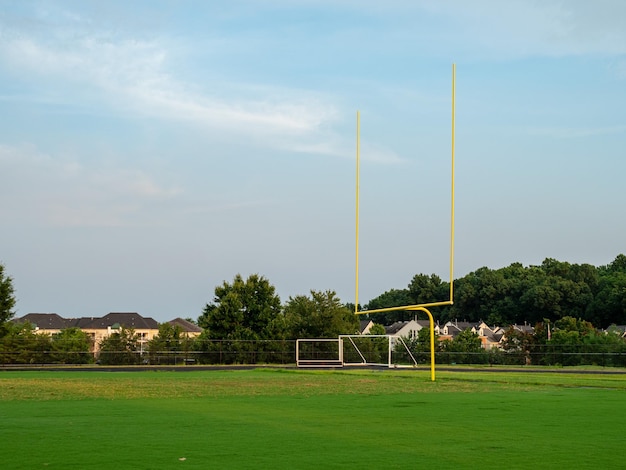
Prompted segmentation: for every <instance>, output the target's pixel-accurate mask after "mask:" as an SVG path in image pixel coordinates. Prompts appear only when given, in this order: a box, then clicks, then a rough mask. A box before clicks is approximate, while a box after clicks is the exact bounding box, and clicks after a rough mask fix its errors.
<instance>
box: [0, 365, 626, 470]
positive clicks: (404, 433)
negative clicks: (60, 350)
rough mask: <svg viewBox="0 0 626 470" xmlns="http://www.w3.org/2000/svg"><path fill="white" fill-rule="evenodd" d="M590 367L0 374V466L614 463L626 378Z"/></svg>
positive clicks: (618, 458)
mask: <svg viewBox="0 0 626 470" xmlns="http://www.w3.org/2000/svg"><path fill="white" fill-rule="evenodd" d="M588 372H589V370H588V369H586V370H584V371H580V373H578V371H577V372H574V373H568V374H562V373H558V372H544V373H541V374H529V373H526V372H500V371H497V372H493V371H489V372H486V371H481V370H480V369H477V370H472V371H469V372H467V371H464V372H459V371H448V370H438V372H437V381H436V382H431V381H430V378H429V375H428V372H426V371H424V370H418V371H416V370H381V371H372V370H336V371H319V370H296V369H270V368H268V369H252V370H214V371H197V370H195V371H190V372H186V373H180V372H174V371H141V372H117V373H110V372H85V371H71V372H70V371H0V420H1V421H2V424H3V425H2V426H1V427H0V455H1V456H2V468H4V469H13V468H15V469H30V468H59V469H72V468H75V469H86V468H102V469H110V468H115V467H117V468H120V469H126V468H129V469H130V468H132V469H169V468H181V469H182V468H197V469H200V468H202V469H210V468H220V469H224V468H232V469H242V468H251V469H252V468H254V469H258V468H271V469H279V468H290V469H294V468H297V469H309V468H311V469H312V468H344V467H360V468H494V469H496V468H498V469H500V468H509V469H511V468H519V469H528V468H563V467H568V466H569V467H572V468H577V469H578V468H621V467H623V456H622V447H623V435H624V434H625V431H626V424H625V423H624V420H623V419H622V417H621V412H620V411H621V409H622V408H623V404H624V397H625V392H626V376H625V375H623V374H611V373H603V372H609V371H607V370H600V371H598V370H593V372H594V373H588ZM611 372H613V371H611Z"/></svg>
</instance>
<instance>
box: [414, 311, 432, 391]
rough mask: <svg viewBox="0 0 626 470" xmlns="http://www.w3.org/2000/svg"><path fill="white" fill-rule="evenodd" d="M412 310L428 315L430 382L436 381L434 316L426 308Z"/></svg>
mask: <svg viewBox="0 0 626 470" xmlns="http://www.w3.org/2000/svg"><path fill="white" fill-rule="evenodd" d="M411 310H420V311H422V312H425V313H426V315H428V321H429V323H430V380H432V381H433V382H434V381H435V319H434V318H433V315H432V314H431V313H430V312H429V311H428V310H427V309H426V308H424V307H415V308H414V309H411Z"/></svg>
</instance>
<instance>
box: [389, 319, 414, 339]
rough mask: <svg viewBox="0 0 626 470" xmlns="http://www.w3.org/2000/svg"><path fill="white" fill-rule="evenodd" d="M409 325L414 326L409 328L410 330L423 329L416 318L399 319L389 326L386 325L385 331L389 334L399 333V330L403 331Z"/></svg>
mask: <svg viewBox="0 0 626 470" xmlns="http://www.w3.org/2000/svg"><path fill="white" fill-rule="evenodd" d="M407 326H411V327H412V328H409V331H419V330H421V329H422V325H420V324H418V323H417V322H416V321H415V320H408V321H397V322H395V323H392V324H391V325H389V326H386V327H385V333H386V334H388V335H396V334H398V332H400V331H402V330H403V329H404V328H406V327H407Z"/></svg>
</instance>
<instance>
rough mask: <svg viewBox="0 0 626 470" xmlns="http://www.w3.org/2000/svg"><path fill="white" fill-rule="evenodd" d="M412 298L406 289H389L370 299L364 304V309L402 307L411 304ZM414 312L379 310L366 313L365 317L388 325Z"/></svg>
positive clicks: (408, 316)
mask: <svg viewBox="0 0 626 470" xmlns="http://www.w3.org/2000/svg"><path fill="white" fill-rule="evenodd" d="M412 304H413V302H412V298H411V295H410V293H409V291H408V290H407V289H391V290H388V291H387V292H385V293H383V294H381V295H379V296H378V297H376V298H374V299H372V300H370V301H369V302H368V303H367V305H365V310H376V309H379V308H390V307H402V306H403V305H412ZM413 315H414V314H413V313H411V312H406V311H397V310H396V311H392V312H379V313H372V314H367V316H366V318H368V319H370V320H372V321H374V322H376V323H380V324H383V325H390V324H392V323H393V322H396V321H401V320H405V319H407V318H410V317H412V316H413Z"/></svg>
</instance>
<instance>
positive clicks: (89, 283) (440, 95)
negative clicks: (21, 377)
mask: <svg viewBox="0 0 626 470" xmlns="http://www.w3.org/2000/svg"><path fill="white" fill-rule="evenodd" d="M453 62H454V63H456V64H457V66H456V67H457V75H456V82H457V83H456V85H457V86H456V93H457V95H456V107H457V108H456V109H457V116H456V117H457V120H456V159H457V167H456V182H457V185H456V196H457V200H456V212H457V214H456V215H457V218H456V258H455V273H454V274H455V278H458V277H461V276H464V275H465V274H467V273H469V272H471V271H474V270H476V269H478V268H480V267H481V266H488V267H490V268H494V269H495V268H500V267H503V266H507V265H509V264H510V263H512V262H521V263H523V264H524V265H529V264H540V263H541V262H542V261H543V259H544V258H546V257H550V258H556V259H559V260H562V261H569V262H573V263H591V264H594V265H603V264H608V263H610V262H611V261H612V260H613V259H614V258H615V256H616V255H618V254H619V253H624V252H626V216H625V215H624V212H625V211H624V200H625V196H626V189H625V188H624V184H623V181H624V175H626V111H625V109H626V2H624V1H623V0H597V1H595V2H589V1H587V0H568V1H555V0H542V1H530V0H528V1H525V0H517V1H516V0H510V1H507V2H502V1H496V0H491V1H488V0H474V1H471V2H467V1H461V0H458V1H440V2H435V1H418V0H412V1H408V0H405V1H402V0H387V1H384V2H381V1H379V0H376V1H374V0H372V1H369V0H358V1H357V0H344V1H342V0H328V1H324V0H306V1H305V0H301V1H288V0H284V1H280V0H264V1H252V0H250V1H233V0H229V1H184V0H180V1H174V0H170V1H165V0H149V1H148V0H146V1H112V0H110V1H84V0H80V1H79V0H76V1H28V0H15V1H8V0H0V119H1V122H2V125H1V126H0V199H1V201H2V203H1V204H0V227H1V228H0V262H1V263H3V264H4V265H5V268H6V272H7V273H8V274H9V275H10V276H12V277H13V279H14V287H15V288H16V295H17V299H18V303H17V311H16V313H17V315H18V316H22V315H25V314H27V313H29V312H56V313H58V314H60V315H62V316H65V317H76V316H103V315H105V314H106V313H108V312H111V311H136V312H139V313H141V314H142V315H144V316H152V317H154V318H155V319H157V320H159V321H165V320H169V319H172V318H175V317H178V316H182V317H192V318H197V317H198V315H199V314H200V313H201V311H202V308H203V307H204V305H205V303H207V302H210V301H211V300H212V298H213V294H214V288H215V286H216V285H218V284H221V283H222V282H223V281H224V280H227V281H231V280H232V279H233V277H234V276H235V275H236V274H237V273H240V274H241V275H242V276H244V277H246V276H248V275H249V274H252V273H259V274H262V275H264V276H266V277H267V278H268V279H269V280H270V282H271V283H272V284H273V285H274V286H276V289H277V292H278V293H279V295H280V296H281V299H282V300H283V301H286V300H287V299H288V298H289V296H295V295H300V294H308V293H309V291H310V290H311V289H314V290H327V289H330V290H335V291H336V292H337V294H338V295H339V297H340V298H341V299H342V300H343V301H345V302H353V301H354V284H355V281H354V277H355V276H354V258H355V252H354V251H355V250H354V246H355V237H354V219H355V210H354V205H355V134H356V131H355V127H356V124H355V121H356V119H355V116H356V111H357V110H360V113H361V213H360V220H361V230H360V255H361V256H360V276H359V278H360V294H359V300H360V301H361V303H366V302H367V301H368V300H369V299H372V298H374V297H376V296H378V295H380V294H381V293H383V292H385V291H387V290H389V289H391V288H398V289H401V288H404V287H406V286H407V284H408V283H409V282H410V280H411V278H412V277H413V275H415V274H418V273H425V274H430V273H436V274H438V275H440V276H441V277H442V278H444V279H447V278H448V277H449V267H448V266H449V264H448V263H449V260H448V247H449V231H450V146H451V145H450V134H451V131H450V127H451V126H450V111H451V69H452V63H453Z"/></svg>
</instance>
